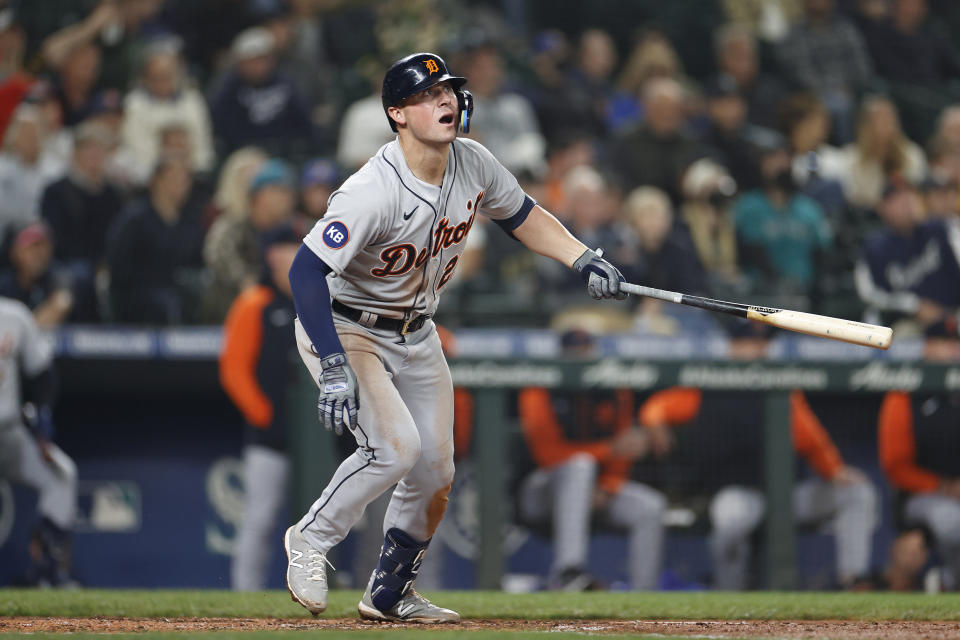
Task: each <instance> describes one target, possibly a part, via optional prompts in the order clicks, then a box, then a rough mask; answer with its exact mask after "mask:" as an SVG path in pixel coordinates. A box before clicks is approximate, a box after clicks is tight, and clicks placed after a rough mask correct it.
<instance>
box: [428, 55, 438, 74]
mask: <svg viewBox="0 0 960 640" xmlns="http://www.w3.org/2000/svg"><path fill="white" fill-rule="evenodd" d="M425 64H426V65H427V71H429V72H430V75H433V74H435V73H439V72H440V67H439V66H437V61H436V60H434V59H433V58H430V59H429V60H427V61H426V63H425Z"/></svg>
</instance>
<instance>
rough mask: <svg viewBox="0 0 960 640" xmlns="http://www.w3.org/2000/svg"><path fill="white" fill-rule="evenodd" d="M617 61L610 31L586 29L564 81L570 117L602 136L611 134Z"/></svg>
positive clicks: (571, 119) (565, 105)
mask: <svg viewBox="0 0 960 640" xmlns="http://www.w3.org/2000/svg"><path fill="white" fill-rule="evenodd" d="M616 65H617V48H616V44H615V43H614V41H613V38H612V37H611V36H610V34H609V33H607V32H606V31H604V30H603V29H599V28H589V29H586V30H585V31H584V32H583V34H582V35H581V36H580V41H579V42H578V45H577V53H576V58H575V59H574V61H573V65H572V66H571V67H570V69H569V70H568V71H567V72H566V74H565V79H564V82H563V85H562V86H563V94H562V98H561V99H562V100H563V101H564V103H565V104H564V108H565V109H566V110H567V117H568V118H569V120H568V121H574V122H576V123H577V126H578V127H581V128H582V129H584V130H585V131H589V132H590V133H591V134H593V135H594V136H597V137H598V138H604V137H605V136H606V135H607V134H608V127H607V109H608V107H609V104H610V99H611V98H612V96H613V91H614V87H613V78H612V75H613V71H614V69H615V68H616ZM472 80H473V79H472V78H471V82H472ZM477 113H480V110H479V109H478V110H477Z"/></svg>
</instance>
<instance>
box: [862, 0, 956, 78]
mask: <svg viewBox="0 0 960 640" xmlns="http://www.w3.org/2000/svg"><path fill="white" fill-rule="evenodd" d="M892 5H893V7H892V10H891V12H890V16H889V17H888V18H887V19H884V20H879V21H877V22H875V23H869V22H868V23H867V24H868V25H872V26H873V28H868V29H866V33H865V35H866V42H867V45H868V46H869V49H870V55H871V56H872V57H873V63H874V65H875V67H876V70H877V73H878V74H879V75H880V76H882V77H883V78H885V79H887V80H892V81H894V82H902V83H907V84H910V85H920V86H924V87H928V88H941V89H942V88H943V85H944V84H946V83H949V82H950V81H954V80H960V54H958V52H957V50H956V49H955V48H954V47H953V45H952V44H951V43H950V42H949V41H948V40H946V39H945V38H943V37H942V36H941V34H940V33H939V32H938V31H937V30H935V29H932V28H931V27H930V24H929V23H928V22H927V14H928V11H929V7H928V6H927V1H926V0H893V3H892Z"/></svg>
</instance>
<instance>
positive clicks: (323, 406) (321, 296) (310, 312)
mask: <svg viewBox="0 0 960 640" xmlns="http://www.w3.org/2000/svg"><path fill="white" fill-rule="evenodd" d="M330 272H331V268H330V267H329V266H328V265H327V264H326V263H325V262H324V261H323V260H321V259H320V258H319V256H317V254H315V253H314V252H313V250H312V249H310V248H309V247H307V246H306V245H300V249H299V250H298V251H297V255H296V256H295V257H294V259H293V264H292V265H290V273H289V277H290V289H291V291H292V292H293V304H294V306H295V307H296V309H297V318H298V319H299V320H300V325H301V326H302V327H303V330H304V331H305V332H306V334H307V337H309V338H310V342H311V344H313V349H314V352H315V353H316V355H317V357H318V358H319V359H320V367H321V369H322V370H323V373H322V374H321V378H320V380H319V381H318V383H319V386H320V399H319V401H318V403H317V409H318V411H319V415H320V422H321V423H322V424H323V426H324V427H326V429H327V430H328V431H329V430H332V431H335V432H336V433H337V435H340V434H341V433H343V426H344V425H345V424H346V425H347V428H349V429H352V428H354V427H355V426H356V424H357V412H358V411H359V409H360V396H359V389H358V387H357V377H356V375H354V373H353V370H352V369H351V368H350V364H349V363H348V362H347V356H346V354H345V353H344V351H343V345H341V344H340V338H339V337H338V336H337V331H336V329H335V328H334V326H333V311H332V309H331V306H330V288H329V287H328V286H327V274H328V273H330Z"/></svg>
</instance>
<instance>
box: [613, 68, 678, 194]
mask: <svg viewBox="0 0 960 640" xmlns="http://www.w3.org/2000/svg"><path fill="white" fill-rule="evenodd" d="M643 103H644V108H645V109H646V113H647V117H646V119H645V120H644V122H643V124H641V125H640V126H639V127H636V128H634V129H632V130H630V131H629V132H626V133H624V134H622V135H621V136H619V137H617V138H616V139H615V140H614V141H613V143H612V148H611V154H610V155H611V157H610V159H609V166H610V170H611V171H612V172H613V173H614V174H615V175H617V176H618V178H619V181H620V184H621V185H622V186H623V188H624V189H625V190H630V189H633V188H635V187H637V186H641V185H650V186H654V187H658V188H660V189H663V190H664V191H666V192H667V193H668V194H669V195H670V199H671V200H672V201H674V202H679V201H680V176H681V175H682V174H683V171H684V170H685V169H686V168H687V166H688V165H689V164H690V163H691V162H693V161H694V160H696V159H697V146H696V141H695V139H694V138H693V137H692V136H691V135H690V133H688V132H687V130H686V126H685V122H686V110H685V107H684V93H683V87H682V86H681V85H680V83H678V82H677V81H676V80H673V79H671V78H656V79H654V80H651V81H650V82H648V83H647V85H646V87H644V92H643Z"/></svg>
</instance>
